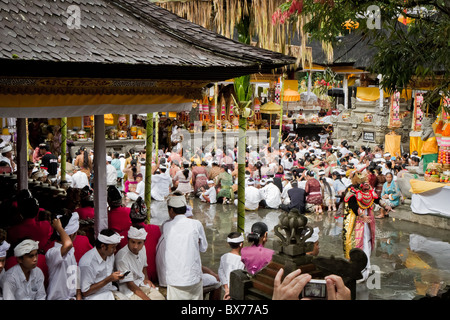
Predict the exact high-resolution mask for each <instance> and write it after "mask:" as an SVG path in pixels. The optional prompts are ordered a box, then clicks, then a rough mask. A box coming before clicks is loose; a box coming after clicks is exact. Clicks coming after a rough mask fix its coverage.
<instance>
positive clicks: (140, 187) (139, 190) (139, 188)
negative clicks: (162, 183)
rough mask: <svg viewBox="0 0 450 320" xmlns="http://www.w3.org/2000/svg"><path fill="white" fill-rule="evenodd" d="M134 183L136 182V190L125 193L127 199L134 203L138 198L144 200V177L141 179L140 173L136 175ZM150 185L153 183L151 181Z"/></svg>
mask: <svg viewBox="0 0 450 320" xmlns="http://www.w3.org/2000/svg"><path fill="white" fill-rule="evenodd" d="M136 181H137V185H136V190H135V191H129V192H127V197H128V198H129V199H130V200H131V201H136V200H137V198H139V197H141V198H142V199H145V183H144V177H143V175H142V173H138V174H137V175H136ZM152 183H153V181H152Z"/></svg>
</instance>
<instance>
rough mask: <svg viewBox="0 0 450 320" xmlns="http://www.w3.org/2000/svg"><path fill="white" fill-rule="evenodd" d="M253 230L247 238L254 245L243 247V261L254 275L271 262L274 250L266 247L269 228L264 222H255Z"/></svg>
mask: <svg viewBox="0 0 450 320" xmlns="http://www.w3.org/2000/svg"><path fill="white" fill-rule="evenodd" d="M251 230H252V231H251V232H250V233H249V234H248V236H247V240H248V242H250V243H251V244H252V245H251V246H249V247H244V248H242V250H241V261H242V262H243V263H244V265H245V269H246V270H247V271H248V272H249V273H250V274H252V275H253V274H255V273H257V272H258V271H259V270H261V269H262V268H264V267H265V266H266V265H267V264H269V262H270V261H271V260H272V256H273V254H274V251H273V250H271V249H268V248H264V245H265V244H266V242H267V235H268V233H269V229H268V227H267V225H266V224H265V223H264V222H256V223H254V224H253V225H252V229H251Z"/></svg>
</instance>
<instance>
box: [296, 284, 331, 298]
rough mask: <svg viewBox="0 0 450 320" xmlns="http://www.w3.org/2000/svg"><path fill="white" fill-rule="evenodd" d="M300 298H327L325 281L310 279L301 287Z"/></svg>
mask: <svg viewBox="0 0 450 320" xmlns="http://www.w3.org/2000/svg"><path fill="white" fill-rule="evenodd" d="M300 297H301V298H308V299H311V300H326V299H327V281H326V280H319V279H311V280H310V281H309V282H308V283H307V284H306V285H305V287H304V288H303V290H302V293H301V296H300Z"/></svg>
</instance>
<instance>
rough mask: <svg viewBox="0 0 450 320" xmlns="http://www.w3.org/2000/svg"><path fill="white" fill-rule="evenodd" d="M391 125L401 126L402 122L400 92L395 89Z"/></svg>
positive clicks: (392, 98)
mask: <svg viewBox="0 0 450 320" xmlns="http://www.w3.org/2000/svg"><path fill="white" fill-rule="evenodd" d="M389 120H390V121H389V126H390V127H400V126H401V125H402V122H401V121H400V92H398V91H395V93H394V94H393V95H392V97H391V110H390V117H389Z"/></svg>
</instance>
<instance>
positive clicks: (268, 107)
mask: <svg viewBox="0 0 450 320" xmlns="http://www.w3.org/2000/svg"><path fill="white" fill-rule="evenodd" d="M280 111H281V106H280V105H279V104H277V103H275V102H272V101H269V102H267V103H265V104H263V105H262V106H261V113H265V114H269V115H270V121H269V127H270V140H269V141H270V143H272V115H273V114H280ZM280 119H281V117H280ZM280 126H281V121H280Z"/></svg>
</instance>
